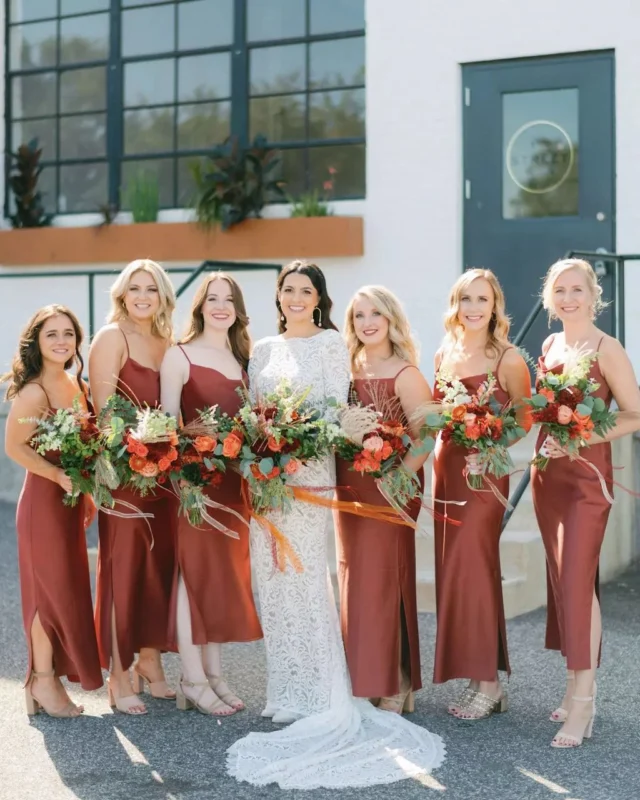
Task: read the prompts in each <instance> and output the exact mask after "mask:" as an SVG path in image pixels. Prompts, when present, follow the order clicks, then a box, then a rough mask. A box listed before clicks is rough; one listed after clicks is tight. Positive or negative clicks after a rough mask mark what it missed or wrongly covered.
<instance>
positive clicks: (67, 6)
mask: <svg viewBox="0 0 640 800" xmlns="http://www.w3.org/2000/svg"><path fill="white" fill-rule="evenodd" d="M25 1H26V2H29V1H30V0H25ZM110 2H111V0H60V13H61V14H62V16H63V17H65V16H68V15H69V14H86V13H87V12H89V11H108V10H109V5H110Z"/></svg>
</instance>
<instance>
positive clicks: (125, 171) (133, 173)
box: [121, 158, 175, 211]
mask: <svg viewBox="0 0 640 800" xmlns="http://www.w3.org/2000/svg"><path fill="white" fill-rule="evenodd" d="M145 177H146V178H151V179H155V181H156V182H157V184H158V195H159V199H160V206H161V207H162V208H173V207H174V205H175V200H174V194H175V192H174V177H173V159H172V158H153V159H146V160H141V161H123V162H122V192H121V207H122V208H123V209H124V210H125V211H129V210H130V209H131V202H130V191H131V186H132V183H133V182H134V181H135V180H136V179H138V178H145Z"/></svg>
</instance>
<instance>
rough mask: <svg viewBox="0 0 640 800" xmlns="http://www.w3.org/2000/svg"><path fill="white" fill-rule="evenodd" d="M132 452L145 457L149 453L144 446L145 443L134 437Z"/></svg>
mask: <svg viewBox="0 0 640 800" xmlns="http://www.w3.org/2000/svg"><path fill="white" fill-rule="evenodd" d="M133 452H134V453H135V454H136V455H137V456H140V458H146V457H147V456H148V455H149V448H148V447H145V445H143V444H142V442H137V441H135V439H134V448H133Z"/></svg>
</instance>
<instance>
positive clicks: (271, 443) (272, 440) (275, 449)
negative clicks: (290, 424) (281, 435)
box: [267, 436, 285, 453]
mask: <svg viewBox="0 0 640 800" xmlns="http://www.w3.org/2000/svg"><path fill="white" fill-rule="evenodd" d="M284 445H285V441H284V439H280V441H278V440H277V439H276V437H275V436H270V437H269V439H268V440H267V447H268V448H269V450H271V452H272V453H279V452H280V451H281V450H282V448H283V447H284Z"/></svg>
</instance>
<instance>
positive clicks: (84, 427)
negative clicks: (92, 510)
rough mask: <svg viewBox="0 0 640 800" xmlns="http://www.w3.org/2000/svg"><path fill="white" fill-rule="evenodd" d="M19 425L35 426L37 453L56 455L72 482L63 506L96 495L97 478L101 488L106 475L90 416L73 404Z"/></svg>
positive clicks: (32, 440)
mask: <svg viewBox="0 0 640 800" xmlns="http://www.w3.org/2000/svg"><path fill="white" fill-rule="evenodd" d="M20 422H31V423H35V424H36V432H35V434H34V435H33V436H32V438H31V446H32V447H33V449H34V450H35V451H36V453H39V454H40V455H41V456H44V455H46V454H47V453H50V452H53V453H56V454H57V455H58V459H59V464H60V468H61V469H62V470H63V471H64V473H65V475H67V476H68V477H69V478H70V479H71V486H72V489H71V494H68V493H66V494H65V496H64V498H63V502H64V504H65V505H67V506H75V505H76V504H77V503H78V500H79V498H80V496H81V495H83V494H93V493H94V492H96V485H97V484H98V483H99V482H100V478H101V479H102V485H104V483H103V482H104V481H105V480H106V479H107V477H108V474H109V472H108V468H107V465H105V464H102V465H100V460H101V454H102V451H103V444H102V441H101V438H100V432H99V430H98V428H97V427H96V425H95V423H94V421H93V420H92V417H91V413H90V412H89V411H86V410H85V409H84V408H82V407H81V405H80V403H79V401H78V400H75V401H74V403H73V407H72V408H59V409H58V410H57V411H56V412H55V414H52V415H51V416H48V417H45V418H44V419H37V418H28V419H21V420H20ZM101 466H102V474H100V472H101ZM96 473H98V476H97V475H96ZM107 483H108V481H107ZM112 483H113V481H112ZM116 485H117V484H116ZM112 488H115V487H112ZM106 490H107V491H108V488H107V489H106Z"/></svg>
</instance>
